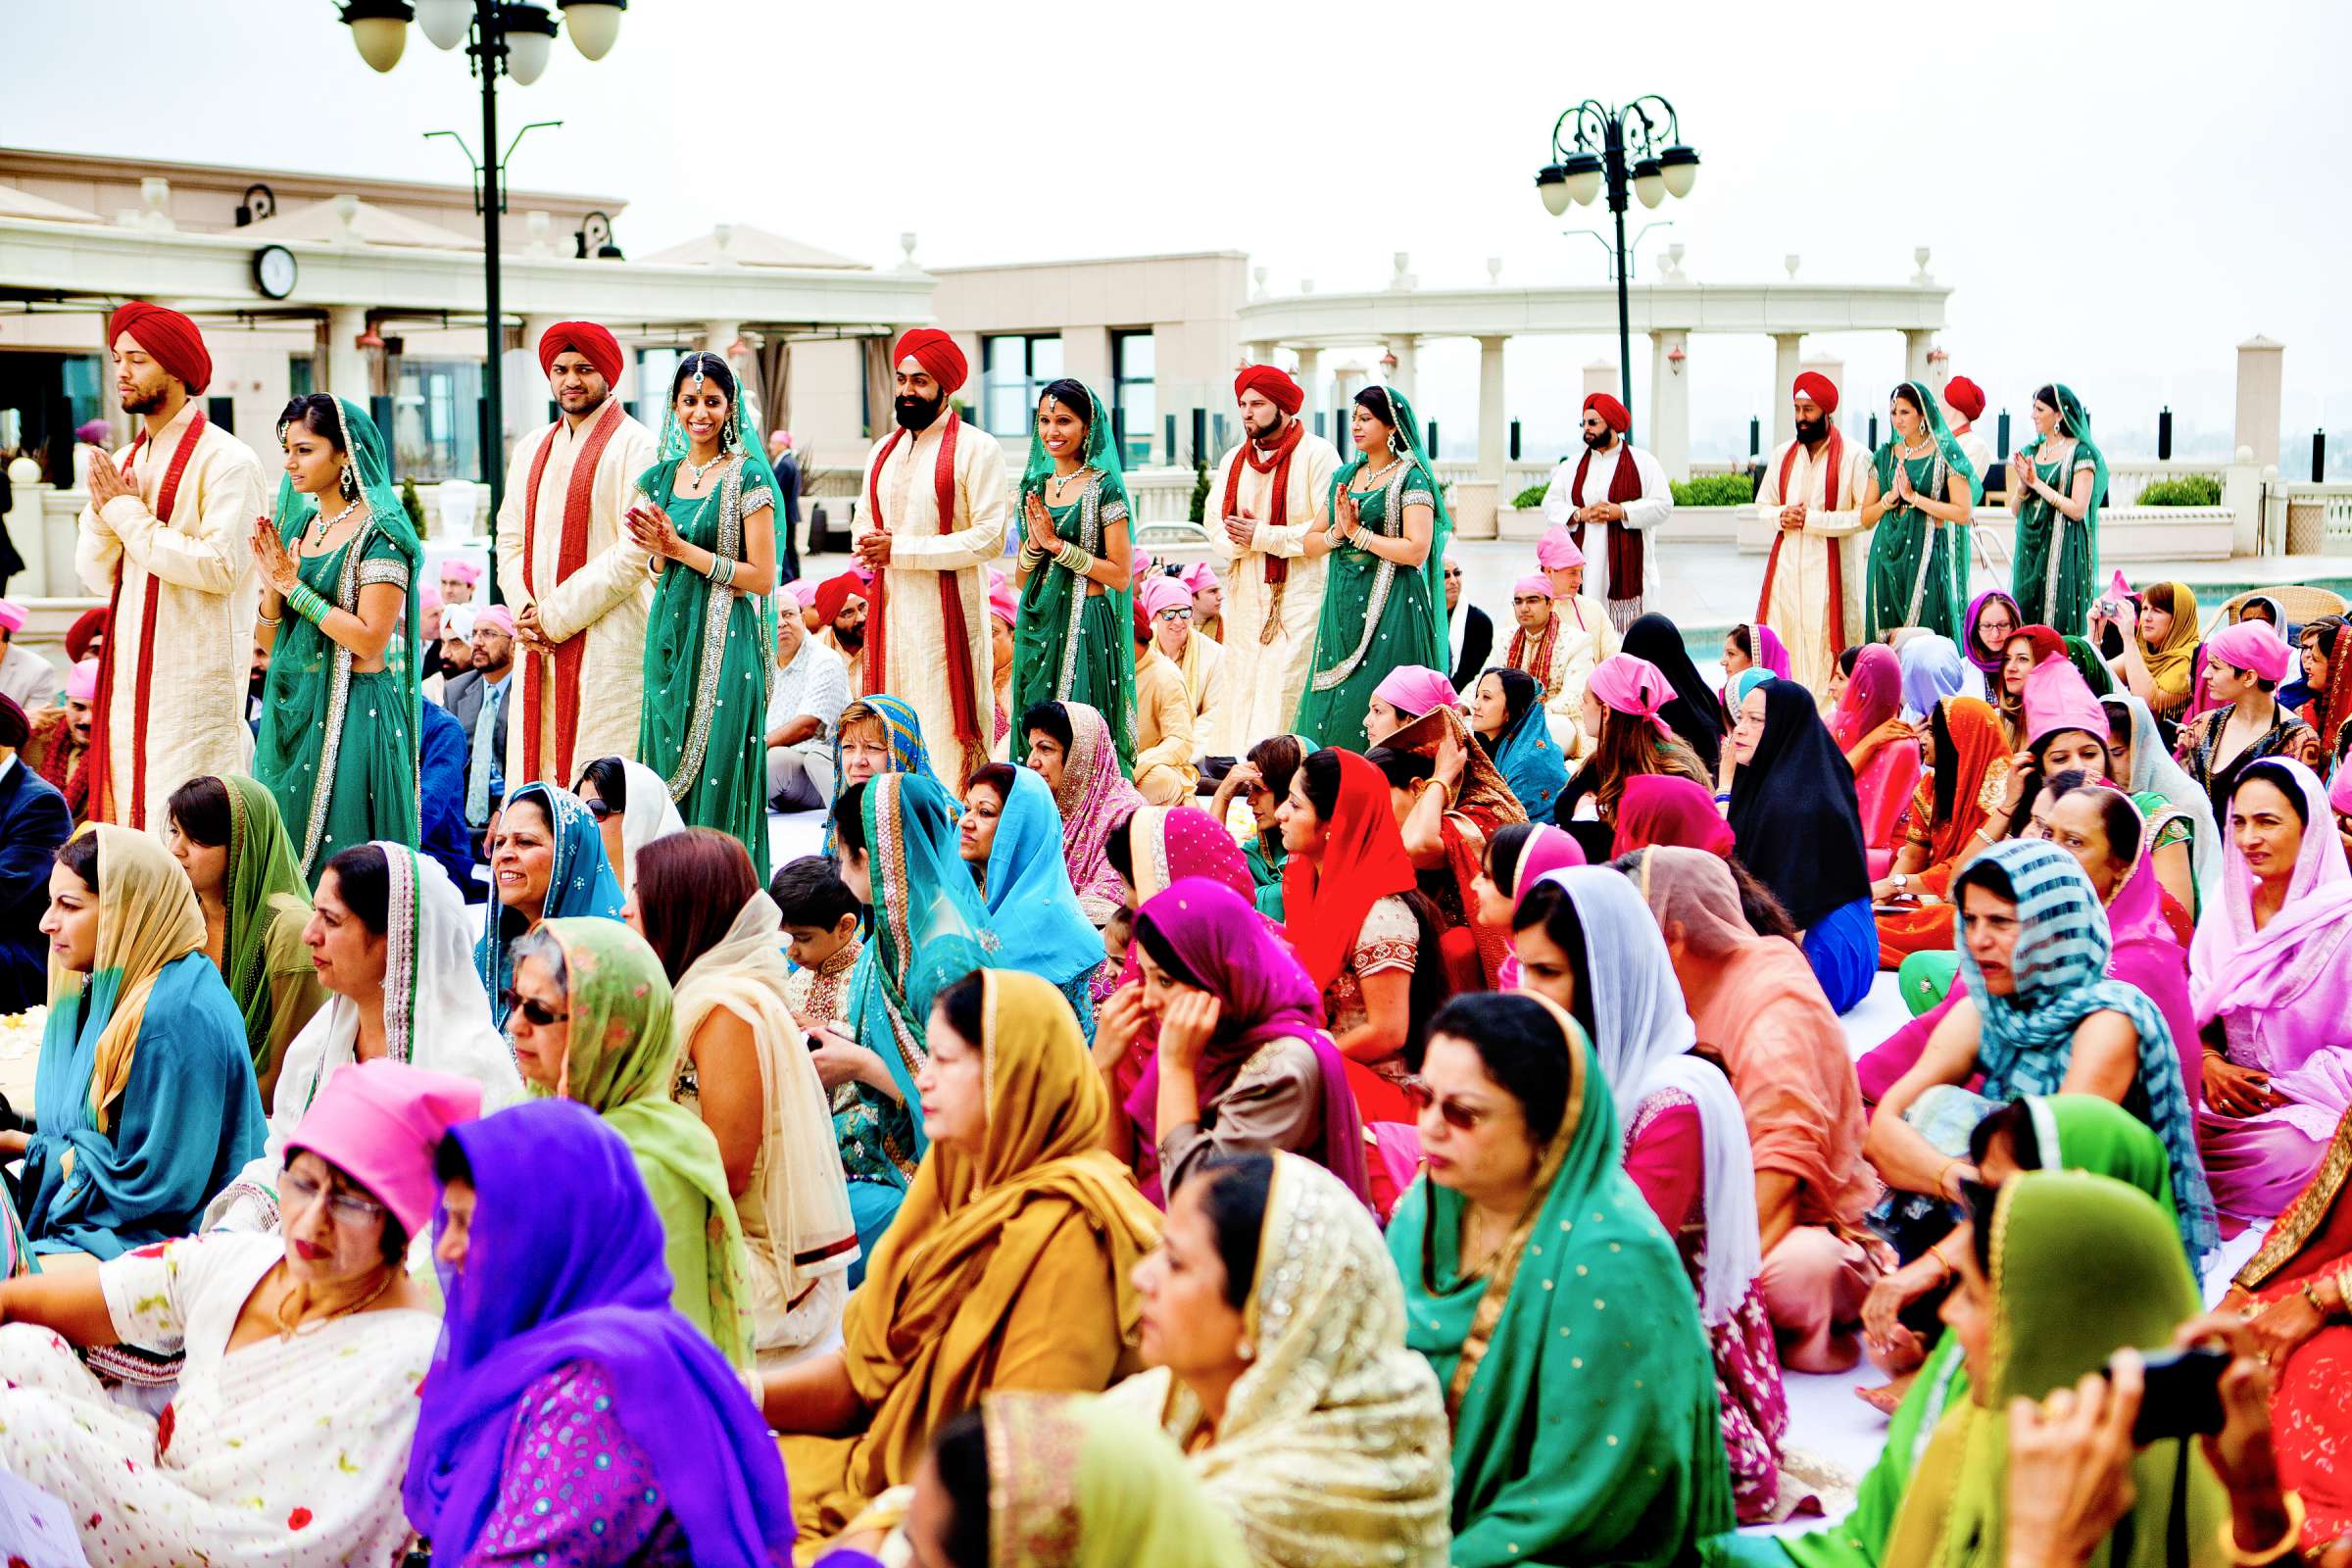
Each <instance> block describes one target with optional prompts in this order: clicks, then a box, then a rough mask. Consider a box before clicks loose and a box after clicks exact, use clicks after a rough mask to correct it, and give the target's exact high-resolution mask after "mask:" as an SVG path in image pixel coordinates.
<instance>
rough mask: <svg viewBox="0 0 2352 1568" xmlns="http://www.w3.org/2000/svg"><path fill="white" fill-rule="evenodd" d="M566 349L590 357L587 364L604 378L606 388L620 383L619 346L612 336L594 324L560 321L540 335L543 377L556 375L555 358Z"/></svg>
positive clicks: (540, 366) (540, 360)
mask: <svg viewBox="0 0 2352 1568" xmlns="http://www.w3.org/2000/svg"><path fill="white" fill-rule="evenodd" d="M567 349H568V350H569V351H571V352H572V353H574V354H585V355H586V356H588V363H589V364H590V365H593V366H595V367H596V373H597V374H599V375H601V376H603V377H604V378H605V384H606V385H607V386H611V385H613V383H615V382H617V381H618V380H619V379H620V367H621V357H620V344H619V343H618V342H616V341H614V339H613V334H612V333H610V332H608V331H606V330H605V329H604V328H603V327H601V326H599V325H597V324H596V323H595V322H594V321H558V322H557V323H556V324H555V325H553V326H551V327H549V328H548V329H547V330H546V331H544V332H542V333H540V334H539V369H540V371H541V373H542V374H548V375H552V374H554V373H555V368H556V356H557V355H559V354H562V353H564V351H565V350H567Z"/></svg>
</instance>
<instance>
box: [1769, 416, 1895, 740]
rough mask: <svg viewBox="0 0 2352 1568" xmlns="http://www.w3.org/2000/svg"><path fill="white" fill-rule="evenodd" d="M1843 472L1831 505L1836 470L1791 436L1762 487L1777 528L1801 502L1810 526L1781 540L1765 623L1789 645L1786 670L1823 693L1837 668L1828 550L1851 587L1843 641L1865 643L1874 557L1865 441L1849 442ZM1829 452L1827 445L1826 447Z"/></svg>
mask: <svg viewBox="0 0 2352 1568" xmlns="http://www.w3.org/2000/svg"><path fill="white" fill-rule="evenodd" d="M1844 446H1845V453H1844V458H1843V461H1842V462H1841V463H1840V465H1839V471H1838V508H1839V509H1840V510H1838V511H1836V512H1832V511H1830V510H1829V507H1828V502H1827V494H1828V491H1827V486H1828V482H1829V476H1830V469H1829V465H1828V464H1827V463H1826V462H1823V461H1821V460H1820V459H1817V458H1815V457H1814V456H1813V454H1812V453H1811V452H1810V451H1808V450H1807V449H1806V448H1805V447H1804V446H1802V445H1801V444H1799V443H1797V442H1794V441H1791V442H1789V444H1788V445H1787V446H1784V447H1782V448H1781V449H1780V450H1779V451H1777V452H1775V453H1774V454H1773V455H1772V461H1771V462H1770V463H1767V464H1766V465H1764V482H1763V483H1762V484H1761V485H1760V486H1758V487H1757V490H1756V512H1757V514H1758V515H1760V516H1761V517H1762V518H1763V519H1764V521H1765V523H1766V524H1767V525H1768V526H1770V527H1772V528H1774V529H1776V530H1777V529H1778V528H1779V527H1780V525H1781V509H1782V508H1783V507H1789V506H1794V505H1796V504H1797V503H1798V502H1800V501H1801V502H1803V503H1804V505H1805V508H1806V511H1805V526H1804V527H1803V529H1802V530H1800V531H1798V532H1795V533H1791V534H1787V535H1785V536H1783V538H1782V540H1781V559H1780V564H1779V565H1778V566H1776V567H1775V568H1774V570H1773V574H1772V593H1771V597H1770V598H1769V600H1767V602H1766V603H1765V606H1764V624H1765V625H1767V626H1770V627H1771V628H1772V629H1773V630H1774V631H1776V632H1778V633H1780V636H1781V641H1782V642H1783V643H1784V644H1786V645H1787V647H1788V649H1789V678H1790V679H1791V680H1794V681H1795V682H1796V683H1797V684H1798V685H1799V686H1802V687H1804V688H1805V689H1806V690H1807V691H1809V692H1811V693H1813V695H1814V696H1815V697H1816V698H1819V697H1820V696H1821V695H1822V694H1823V693H1825V692H1827V691H1828V690H1829V688H1830V674H1831V672H1832V671H1833V670H1835V669H1836V668H1837V667H1838V643H1837V642H1836V640H1835V639H1834V638H1833V637H1832V636H1831V628H1830V613H1829V606H1830V553H1831V552H1832V551H1837V552H1838V557H1839V561H1840V569H1841V570H1842V572H1843V582H1844V585H1845V613H1844V622H1845V624H1844V632H1845V646H1846V647H1849V648H1850V647H1852V646H1853V645H1854V644H1856V643H1859V642H1862V641H1864V640H1865V639H1864V637H1863V635H1862V602H1863V593H1864V590H1865V589H1866V587H1867V586H1868V584H1867V582H1866V578H1867V576H1868V568H1869V562H1870V536H1869V535H1868V534H1867V533H1864V532H1863V531H1862V487H1863V486H1864V484H1866V483H1867V482H1868V481H1869V478H1870V453H1869V450H1868V449H1867V448H1865V447H1864V446H1863V445H1862V443H1861V442H1859V441H1847V442H1845V443H1844ZM1791 449H1793V450H1794V451H1795V454H1796V459H1795V463H1794V464H1793V466H1790V468H1789V494H1788V495H1787V496H1786V497H1783V495H1782V494H1781V465H1782V464H1783V463H1785V462H1788V461H1789V452H1790V450H1791ZM1825 453H1826V449H1825Z"/></svg>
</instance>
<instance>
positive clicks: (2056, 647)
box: [1921, 625, 2067, 752]
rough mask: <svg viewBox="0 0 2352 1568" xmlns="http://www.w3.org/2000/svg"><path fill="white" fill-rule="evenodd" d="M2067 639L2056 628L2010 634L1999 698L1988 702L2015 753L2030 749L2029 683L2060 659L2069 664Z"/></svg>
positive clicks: (2024, 628) (2024, 629)
mask: <svg viewBox="0 0 2352 1568" xmlns="http://www.w3.org/2000/svg"><path fill="white" fill-rule="evenodd" d="M2066 657H2067V648H2066V639H2065V638H2063V637H2061V636H2059V635H2058V628H2057V627H2055V626H2034V625H2027V626H2020V627H2018V628H2017V630H2015V631H2013V632H2011V633H2010V634H2009V641H2008V642H2007V643H2006V644H2005V645H2003V647H2002V650H2001V668H2000V682H1999V685H1998V686H1997V687H1996V688H1995V692H1996V693H1997V695H1989V694H1988V695H1987V696H1986V697H1985V702H1987V703H1990V704H1991V705H1992V710H1993V711H1994V712H1995V713H1997V714H1999V715H2000V720H2001V738H2002V740H2003V742H2004V743H2005V744H2006V745H2007V746H2008V748H2009V750H2010V751H2012V752H2022V751H2024V750H2025V749H2026V743H2027V741H2028V739H2029V738H2030V737H2029V732H2028V729H2027V726H2026V682H2027V681H2028V679H2030V678H2031V677H2032V675H2033V673H2034V671H2035V670H2036V669H2039V668H2040V667H2041V666H2042V665H2044V664H2047V663H2049V662H2051V661H2053V660H2056V661H2059V662H2065V660H2066ZM1933 711H1935V706H1934V705H1930V706H1929V707H1928V708H1926V709H1923V710H1921V716H1922V717H1925V716H1926V715H1927V714H1929V713H1931V712H1933Z"/></svg>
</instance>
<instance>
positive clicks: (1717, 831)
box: [1609, 773, 1737, 858]
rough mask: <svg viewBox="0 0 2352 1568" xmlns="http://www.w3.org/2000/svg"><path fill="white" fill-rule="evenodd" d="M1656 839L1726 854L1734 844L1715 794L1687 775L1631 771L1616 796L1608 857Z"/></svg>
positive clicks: (1655, 842) (1655, 843) (1656, 842)
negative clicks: (1614, 825) (1614, 829)
mask: <svg viewBox="0 0 2352 1568" xmlns="http://www.w3.org/2000/svg"><path fill="white" fill-rule="evenodd" d="M1658 845H1671V846H1673V847H1675V848H1677V849H1685V850H1704V851H1706V852H1707V853H1708V854H1709V855H1721V856H1729V855H1730V854H1731V853H1732V851H1733V850H1734V848H1735V847H1736V846H1737V840H1736V839H1735V838H1734V836H1733V833H1732V825H1731V824H1730V823H1729V822H1726V821H1725V820H1724V819H1723V812H1722V811H1721V810H1719V809H1717V808H1716V805H1715V797H1714V796H1712V795H1709V794H1708V793H1707V792H1706V791H1705V790H1704V789H1702V788H1700V787H1699V786H1698V785H1696V784H1693V783H1691V781H1690V780H1689V779H1687V778H1681V777H1678V776H1676V775H1674V774H1670V773H1637V774H1635V775H1634V776H1633V777H1632V778H1629V779H1627V780H1626V781H1625V790H1624V792H1623V793H1622V794H1620V795H1619V796H1618V797H1617V837H1616V841H1615V842H1614V843H1612V844H1611V845H1610V846H1609V855H1610V857H1611V858H1615V857H1617V856H1620V855H1631V854H1633V852H1634V851H1636V850H1646V849H1650V848H1652V847H1654V846H1658Z"/></svg>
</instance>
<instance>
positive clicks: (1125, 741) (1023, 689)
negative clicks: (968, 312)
mask: <svg viewBox="0 0 2352 1568" xmlns="http://www.w3.org/2000/svg"><path fill="white" fill-rule="evenodd" d="M1020 510H1021V529H1022V538H1021V552H1020V558H1019V562H1018V566H1019V576H1020V580H1021V608H1020V614H1019V616H1018V617H1017V618H1016V619H1015V620H1014V622H1013V634H1012V645H1013V655H1012V701H1011V702H1010V703H1009V704H1008V705H1007V706H1006V708H1005V711H1006V712H1007V713H1009V714H1010V715H1011V716H1012V717H1013V718H1014V719H1016V720H1017V719H1018V718H1019V717H1020V716H1021V715H1022V714H1023V713H1026V712H1027V711H1029V710H1030V709H1032V708H1034V707H1036V706H1037V705H1038V704H1039V703H1084V704H1086V705H1087V706H1088V707H1089V708H1092V709H1094V710H1095V711H1097V712H1099V713H1101V714H1102V715H1103V721H1104V722H1105V723H1107V724H1109V726H1110V738H1111V742H1112V744H1113V745H1114V746H1116V747H1117V749H1118V753H1119V767H1120V769H1121V771H1133V769H1134V767H1135V632H1134V623H1135V588H1134V573H1133V571H1132V569H1131V568H1130V566H1129V559H1130V554H1131V552H1130V549H1129V541H1130V540H1131V539H1132V538H1133V536H1134V521H1133V519H1132V517H1131V515H1130V509H1129V507H1128V504H1127V481H1126V477H1125V474H1124V473H1123V471H1122V470H1121V468H1120V466H1119V444H1118V442H1117V441H1115V440H1113V439H1112V438H1111V419H1110V415H1109V413H1108V412H1107V411H1106V410H1104V408H1103V401H1102V399H1100V398H1098V397H1096V396H1095V394H1094V393H1093V392H1092V391H1091V390H1089V389H1088V388H1087V387H1086V386H1085V385H1084V384H1083V383H1081V382H1077V381H1072V380H1068V379H1066V378H1065V379H1063V380H1059V381H1055V382H1054V383H1053V384H1052V385H1050V386H1048V387H1047V388H1046V390H1045V393H1044V395H1043V396H1041V397H1040V398H1039V399H1038V400H1037V425H1036V429H1035V431H1034V432H1033V433H1032V434H1031V436H1030V438H1029V466H1028V468H1027V469H1026V470H1024V471H1023V473H1022V474H1021V494H1020Z"/></svg>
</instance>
